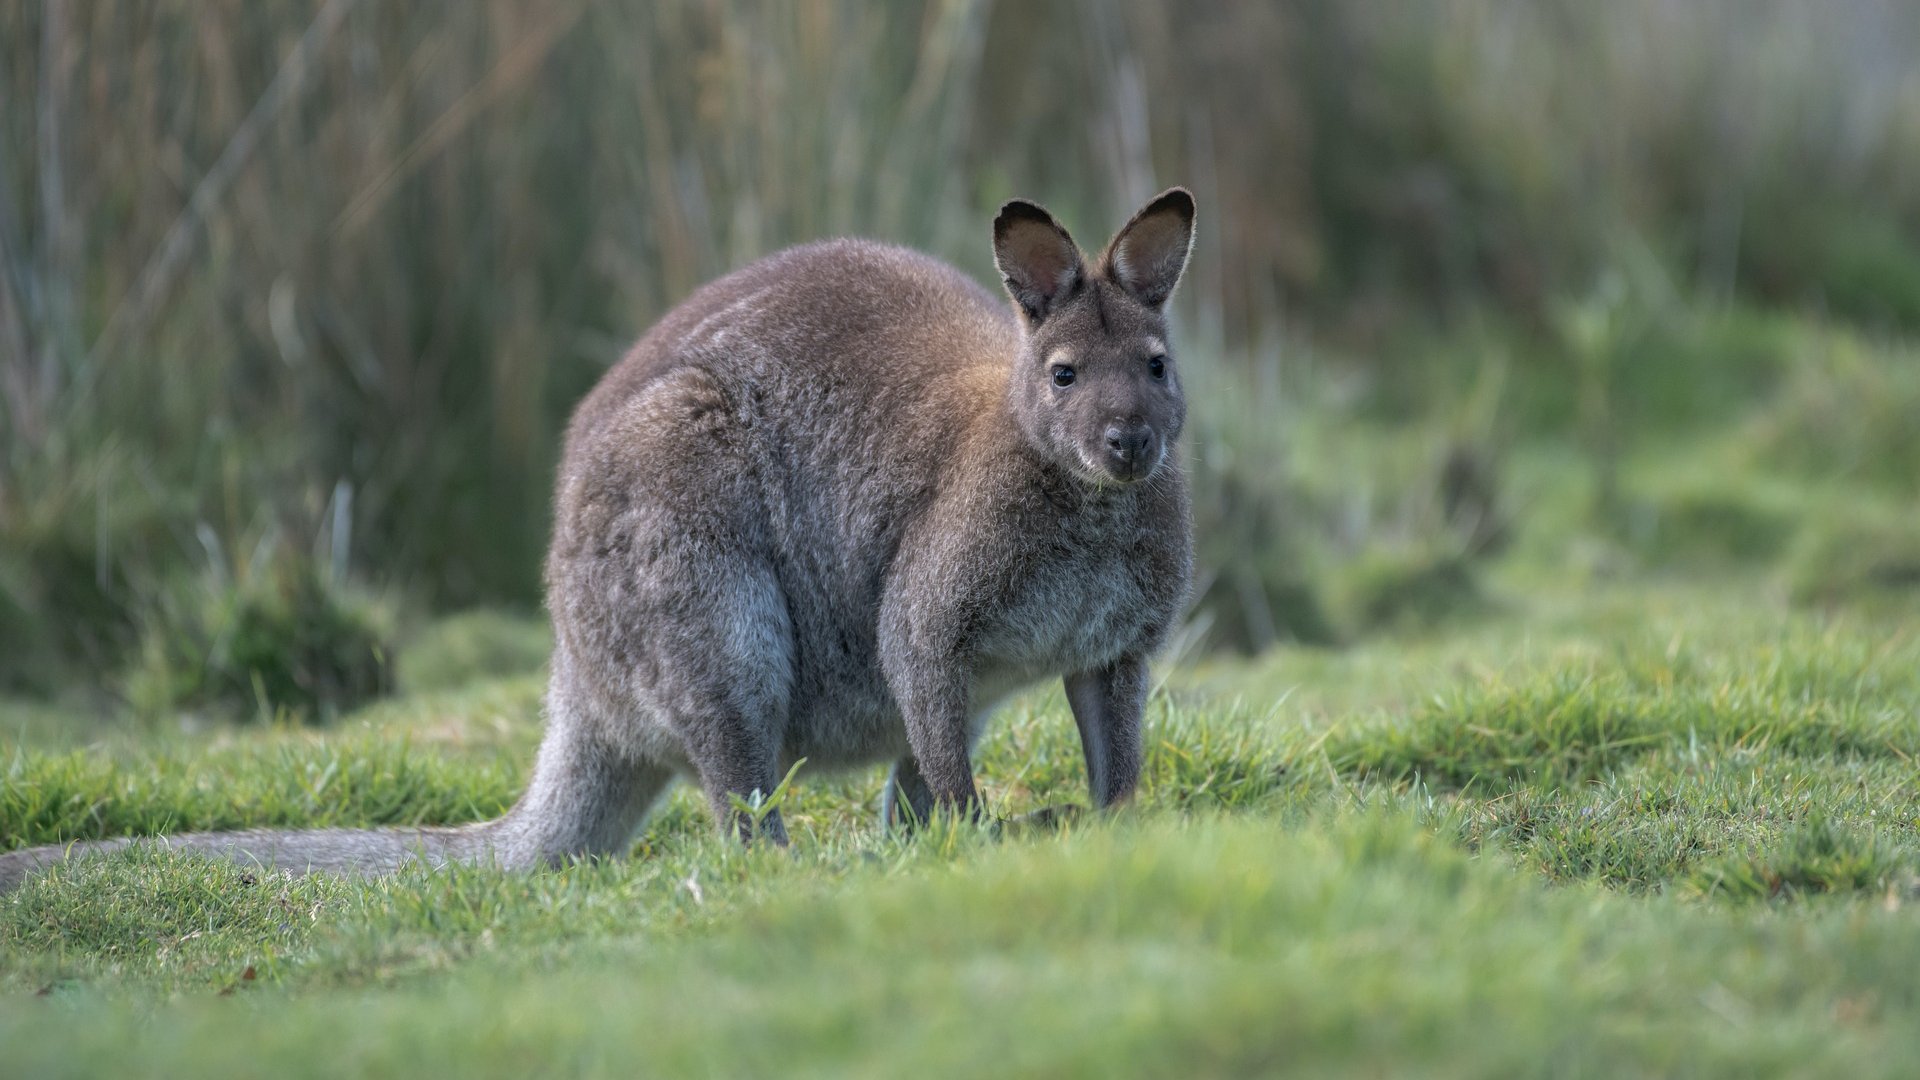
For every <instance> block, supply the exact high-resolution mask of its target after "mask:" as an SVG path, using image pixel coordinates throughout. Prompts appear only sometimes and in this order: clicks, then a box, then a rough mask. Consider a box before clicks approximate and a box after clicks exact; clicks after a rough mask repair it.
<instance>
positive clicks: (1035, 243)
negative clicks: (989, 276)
mask: <svg viewBox="0 0 1920 1080" xmlns="http://www.w3.org/2000/svg"><path fill="white" fill-rule="evenodd" d="M993 264H994V265H995V266H997V267H999V268H1000V277H1001V280H1003V281H1005V282H1006V283H1007V295H1009V296H1011V297H1013V302H1014V303H1015V304H1018V305H1020V310H1021V312H1023V313H1024V314H1025V315H1026V317H1027V320H1028V322H1030V323H1038V322H1039V321H1040V320H1042V319H1044V318H1046V317H1047V315H1048V314H1049V313H1050V312H1052V311H1053V310H1054V309H1055V308H1057V307H1059V306H1060V302H1061V301H1062V300H1065V299H1066V298H1067V297H1069V296H1072V295H1073V292H1074V290H1075V289H1077V288H1079V286H1080V279H1081V277H1082V276H1083V275H1084V274H1085V270H1084V269H1083V268H1082V267H1081V264H1080V247H1079V245H1077V244H1075V243H1074V242H1073V237H1071V236H1068V235H1067V230H1065V229H1063V228H1061V227H1060V223H1059V222H1057V221H1055V220H1053V215H1052V214H1049V213H1047V212H1046V211H1045V210H1043V209H1041V208H1040V207H1039V206H1038V205H1037V204H1034V203H1030V202H1027V201H1026V200H1025V199H1015V200H1013V201H1012V202H1010V203H1008V204H1007V205H1005V206H1003V207H1001V208H1000V216H998V217H996V218H994V219H993Z"/></svg>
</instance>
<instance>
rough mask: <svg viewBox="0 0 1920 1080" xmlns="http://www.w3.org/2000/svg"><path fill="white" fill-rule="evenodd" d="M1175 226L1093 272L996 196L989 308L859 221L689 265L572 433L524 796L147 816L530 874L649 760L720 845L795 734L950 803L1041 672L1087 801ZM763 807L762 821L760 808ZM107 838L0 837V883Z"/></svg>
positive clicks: (289, 859) (1147, 594) (1136, 756)
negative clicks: (259, 813) (687, 796)
mask: <svg viewBox="0 0 1920 1080" xmlns="http://www.w3.org/2000/svg"><path fill="white" fill-rule="evenodd" d="M1192 227H1193V200H1192V197H1191V196H1190V195H1188V194H1187V193H1186V192H1185V191H1183V190H1181V189H1178V188H1175V189H1173V190H1171V191H1169V192H1167V193H1165V194H1163V195H1161V196H1159V197H1158V198H1156V199H1154V200H1153V201H1152V202H1150V203H1149V204H1148V205H1147V207H1146V208H1145V209H1143V210H1142V211H1141V212H1140V213H1139V214H1137V215H1135V217H1134V218H1133V220H1132V221H1130V222H1128V224H1127V225H1126V227H1124V228H1123V229H1122V230H1121V232H1120V234H1119V235H1118V236H1116V237H1115V239H1114V242H1113V243H1112V244H1111V245H1109V247H1108V248H1107V250H1106V252H1105V253H1104V254H1103V255H1102V256H1101V258H1100V259H1099V260H1097V261H1096V262H1095V263H1094V264H1093V265H1092V266H1091V267H1089V266H1088V265H1087V263H1086V261H1085V259H1084V258H1083V256H1082V255H1081V253H1080V251H1079V249H1078V248H1077V247H1076V246H1075V245H1074V244H1073V241H1072V239H1071V238H1070V237H1068V235H1067V233H1066V231H1065V230H1064V229H1062V228H1060V226H1059V225H1058V224H1057V223H1055V222H1054V220H1053V218H1052V217H1051V216H1049V215H1048V214H1047V213H1046V211H1044V210H1042V209H1040V208H1039V207H1037V206H1035V205H1033V204H1031V203H1025V202H1015V203H1009V204H1008V205H1007V207H1006V208H1005V209H1003V210H1002V212H1001V214H1000V216H999V218H998V219H996V221H995V226H994V248H995V261H996V264H997V265H998V267H999V269H1000V271H1001V273H1002V275H1003V276H1004V278H1005V279H1006V284H1007V290H1008V293H1009V295H1010V296H1011V297H1012V298H1013V299H1014V301H1015V303H1014V305H1013V310H1012V312H1011V313H1010V312H1009V311H1008V310H1007V307H1006V305H1005V304H1004V303H1002V302H1000V301H996V300H995V299H994V298H993V297H992V296H990V295H989V294H988V293H987V292H986V291H985V290H983V289H981V288H980V287H979V286H978V285H976V284H975V283H974V282H973V281H971V280H969V279H968V278H966V277H965V276H964V275H962V274H960V273H959V272H958V271H956V270H954V269H952V268H951V267H949V266H947V265H945V264H943V263H940V262H938V261H935V260H933V259H931V258H928V257H926V256H924V255H920V254H917V253H915V252H912V251H908V250H904V249H901V248H897V247H891V246H887V245H884V244H877V243H871V242H866V241H860V240H837V241H829V242H825V243H819V244H812V245H808V246H804V247H799V248H794V249H791V250H788V251H785V252H782V253H780V254H777V255H774V256H772V257H770V258H767V259H764V260H762V261H760V262H757V263H754V264H752V265H750V266H747V267H745V268H744V269H741V270H739V271H737V272H735V273H733V274H730V275H728V276H726V277H724V278H721V279H720V280H718V281H715V282H713V283H712V284H709V285H707V286H706V287H704V288H702V289H700V290H698V291H697V292H695V293H694V294H693V296H692V297H690V298H689V299H688V300H687V301H686V302H685V303H683V304H681V305H680V306H679V307H677V308H675V309H674V310H673V311H671V312H669V313H668V314H667V315H666V316H665V317H664V318H663V319H661V321H660V322H659V323H658V324H657V325H655V326H654V327H653V329H652V330H651V331H649V332H648V333H647V334H646V336H645V337H643V338H642V339H641V340H640V342H639V344H638V345H636V346H635V347H634V349H633V350H632V352H631V353H630V354H629V355H628V356H627V357H626V359H625V360H623V361H622V362H621V363H620V364H619V365H618V366H616V367H615V368H614V369H613V370H612V371H611V372H609V373H608V375H607V376H606V378H604V379H603V380H602V381H601V383H600V385H599V386H598V387H596V388H595V389H594V391H593V392H592V393H591V394H590V395H589V396H588V397H587V398H586V400H585V401H583V402H582V403H581V405H580V407H579V408H578V409H577V410H576V412H575V414H574V417H573V421H572V424H571V425H570V427H569V429H568V432H567V440H566V451H565V456H564V460H563V464H562V466H561V469H560V476H559V489H558V493H557V499H556V515H555V526H554V537H553V544H552V547H551V549H550V551H549V554H548V559H547V568H546V582H547V604H548V609H549V611H550V614H551V616H552V619H553V625H554V631H555V653H554V658H553V672H552V681H551V683H550V685H549V689H548V694H547V705H546V711H547V734H546V738H545V740H544V741H543V742H542V744H541V747H540V753H539V757H538V759H537V761H536V763H535V766H534V771H533V778H532V780H531V782H530V784H529V785H528V788H527V791H526V793H525V794H524V795H523V796H522V797H521V799H520V801H519V802H518V803H516V804H515V805H514V807H513V808H512V809H511V810H509V811H508V812H507V814H506V815H504V816H503V817H501V818H500V819H498V820H496V821H491V822H482V823H479V824H475V825H468V826H462V827H456V828H429V829H401V830H371V831H362V830H342V829H323V830H311V831H298V832H273V831H249V832H238V833H219V834H205V833H202V834H190V835H186V836H177V837H173V838H171V839H169V840H165V841H151V842H154V843H166V844H169V845H171V846H173V847H175V848H186V849H190V850H194V851H201V852H206V853H209V854H212V855H217V856H222V857H228V858H235V859H242V860H253V861H258V862H260V863H262V864H266V865H270V866H276V867H282V868H289V869H292V870H295V871H307V870H321V871H335V872H338V871H350V870H351V871H363V872H374V873H378V872H384V871H390V870H393V869H394V868H396V867H398V866H400V865H402V864H403V863H405V862H407V861H409V860H411V859H416V858H424V859H427V860H429V861H432V862H434V863H436V864H437V863H442V862H445V861H448V860H479V859H493V860H495V861H497V862H498V863H500V864H502V865H505V866H510V867H530V866H536V865H540V864H544V863H550V862H555V861H558V860H561V859H565V858H568V857H574V856H582V855H595V854H611V853H617V852H619V851H621V850H623V849H624V848H625V847H626V846H627V845H628V844H629V843H630V842H631V839H632V836H633V834H634V831H635V830H636V829H637V828H638V826H639V824H640V822H641V821H642V819H643V818H644V817H645V816H646V813H647V810H648V809H649V808H650V807H651V806H652V805H653V803H654V802H655V801H656V799H657V798H658V797H659V795H660V794H661V792H663V791H664V790H665V789H666V787H667V785H668V784H669V783H670V782H671V780H672V779H673V778H674V777H675V776H676V775H679V776H688V777H691V778H692V779H694V780H695V781H696V782H698V783H699V784H700V785H701V787H702V788H703V789H704V790H705V791H706V792H707V793H708V796H709V801H710V802H711V804H712V806H713V810H714V813H715V816H716V818H717V819H718V820H719V821H720V822H721V824H722V826H723V828H726V829H729V830H734V831H738V832H739V833H740V834H741V835H742V836H743V837H745V836H747V834H748V832H749V831H750V830H751V828H752V824H751V819H750V818H747V817H745V816H744V815H740V814H738V813H737V812H736V811H735V810H733V809H732V808H731V803H730V796H733V795H743V796H745V795H750V794H751V793H752V792H754V791H761V792H765V791H770V790H772V788H773V787H774V786H775V784H776V783H777V782H778V781H779V779H780V777H781V776H782V774H783V772H784V771H785V769H786V768H787V767H788V766H789V765H790V764H791V763H792V762H793V761H795V760H796V759H798V758H801V757H805V758H806V759H807V760H808V762H809V767H810V769H832V768H842V767H854V766H860V765H867V764H871V763H875V762H881V761H892V762H894V763H895V766H894V772H893V778H892V780H891V781H890V783H889V784H888V790H887V795H886V798H885V811H884V812H885V813H886V814H887V815H888V817H889V818H890V819H894V820H905V821H914V820H921V819H924V818H926V817H927V816H928V815H929V814H932V813H935V812H936V811H939V810H941V809H943V808H944V809H946V810H952V811H958V812H962V813H975V812H977V809H978V795H977V793H976V789H975V787H974V780H973V767H972V763H971V752H972V747H973V744H974V742H975V740H976V739H977V738H978V736H979V734H980V731H981V728H982V726H983V723H984V720H985V717H986V715H987V713H988V711H989V710H990V709H991V707H992V705H993V704H994V702H995V701H997V700H998V699H999V698H1001V697H1002V696H1004V695H1005V694H1007V693H1008V692H1010V691H1012V690H1014V689H1016V688H1018V687H1019V686H1022V685H1024V684H1027V683H1030V682H1032V681H1034V680H1036V679H1039V678H1043V677H1049V676H1052V677H1063V678H1064V679H1065V684H1066V690H1067V696H1068V700H1069V702H1070V704H1071V705H1072V708H1073V713H1074V718H1075V721H1076V722H1077V724H1078V726H1079V729H1080V732H1081V736H1082V743H1083V746H1084V748H1085V754H1086V762H1087V772H1088V779H1089V784H1090V786H1091V789H1092V795H1093V799H1094V802H1095V803H1096V804H1097V805H1099V806H1103V807H1104V806H1111V805H1113V804H1115V803H1118V802H1121V801H1123V800H1125V799H1127V798H1128V797H1129V796H1130V795H1131V794H1132V792H1133V789H1134V786H1135V784H1136V782H1137V780H1138V777H1139V772H1140V763H1141V735H1140V721H1141V712H1142V709H1143V706H1144V702H1145V698H1146V692H1147V675H1146V671H1147V660H1148V657H1149V656H1150V655H1151V654H1152V653H1153V652H1154V650H1155V649H1156V648H1157V647H1158V646H1159V645H1160V644H1161V642H1162V641H1163V640H1164V638H1165V637H1166V635H1167V633H1168V631H1169V630H1170V629H1171V627H1172V625H1173V622H1174V620H1175V619H1176V618H1177V617H1178V615H1179V612H1180V610H1181V607H1182V605H1183V603H1184V602H1185V598H1186V595H1187V589H1188V583H1189V578H1190V576H1191V561H1192V554H1191V552H1192V538H1191V524H1190V515H1189V510H1188V500H1187V491H1186V483H1185V478H1184V476H1183V475H1182V473H1181V470H1180V466H1179V462H1178V459H1177V458H1178V455H1177V450H1176V449H1175V443H1176V440H1177V439H1178V437H1179V434H1180V429H1181V426H1182V424H1183V422H1184V420H1185V411H1186V407H1185V401H1184V398H1183V395H1182V392H1181V388H1180V376H1179V371H1178V365H1177V364H1176V363H1175V362H1174V360H1173V359H1172V358H1170V357H1166V356H1164V355H1157V354H1158V353H1159V350H1161V349H1164V343H1165V342H1166V341H1167V339H1168V334H1167V326H1166V321H1165V318H1164V315H1163V311H1162V307H1163V305H1164V304H1165V302H1166V300H1167V298H1168V296H1169V295H1170V294H1171V293H1172V291H1173V288H1174V285H1175V284H1176V283H1177V281H1178V278H1179V276H1180V273H1181V270H1182V269H1183V268H1184V266H1185V263H1186V258H1187V252H1188V247H1189V246H1190V243H1191V238H1192ZM1156 361H1157V362H1156ZM1063 366H1071V367H1072V369H1073V371H1072V382H1071V384H1070V385H1068V386H1064V387H1062V386H1060V385H1057V380H1059V379H1063V378H1065V376H1060V375H1058V373H1057V372H1056V369H1057V368H1059V367H1063ZM761 828H762V830H763V831H764V833H765V835H766V838H767V839H769V840H772V841H773V842H776V843H785V841H786V834H785V831H784V828H783V826H782V824H781V822H780V818H779V814H778V813H777V812H775V813H772V814H769V815H767V816H766V817H765V819H764V820H763V822H762V825H761ZM133 842H135V841H131V840H127V839H118V840H107V841H100V842H95V843H81V844H74V845H71V846H68V847H61V846H53V847H42V848H34V849H32V850H28V851H17V852H13V853H11V854H7V855H4V856H0V890H5V889H8V888H12V887H14V886H16V885H18V884H19V883H20V882H21V881H22V880H23V879H24V877H25V876H26V875H27V874H29V873H31V872H34V871H37V870H39V869H42V868H44V867H46V866H48V865H50V864H52V863H54V862H57V861H59V860H61V859H64V858H66V857H68V856H69V855H70V854H73V853H87V852H99V851H110V850H116V849H118V848H121V847H125V846H126V845H128V844H129V843H133Z"/></svg>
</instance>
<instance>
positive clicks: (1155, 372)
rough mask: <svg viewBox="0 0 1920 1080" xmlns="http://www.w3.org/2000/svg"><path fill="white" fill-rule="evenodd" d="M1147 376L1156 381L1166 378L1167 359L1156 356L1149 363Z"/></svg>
mask: <svg viewBox="0 0 1920 1080" xmlns="http://www.w3.org/2000/svg"><path fill="white" fill-rule="evenodd" d="M1147 374H1149V375H1152V376H1153V377H1154V378H1156V379H1164V378H1166V377H1167V358H1166V357H1164V356H1156V357H1154V358H1153V359H1151V360H1149V361H1147Z"/></svg>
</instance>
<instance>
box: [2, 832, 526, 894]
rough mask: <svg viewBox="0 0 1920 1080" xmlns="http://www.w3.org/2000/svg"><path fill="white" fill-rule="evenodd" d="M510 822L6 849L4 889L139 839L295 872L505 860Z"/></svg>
mask: <svg viewBox="0 0 1920 1080" xmlns="http://www.w3.org/2000/svg"><path fill="white" fill-rule="evenodd" d="M506 824H507V819H506V818H501V819H499V820H497V821H485V822H480V823H478V824H475V825H463V826H457V827H453V828H418V829H299V830H285V831H283V830H279V829H247V830H243V831H241V832H223V833H184V834H182V835H179V836H163V837H126V836H123V837H116V838H114V839H112V840H83V841H78V842H75V843H72V844H49V845H46V846H44V847H36V848H26V849H25V850H22V851H10V852H7V853H6V854H4V855H0V893H5V892H10V891H12V890H14V889H17V888H19V887H20V886H21V885H22V884H25V882H26V880H27V878H28V877H30V876H32V875H34V874H37V873H38V872H40V871H42V870H45V869H46V868H48V867H50V866H53V865H55V864H57V863H61V862H64V861H66V860H68V859H77V858H81V857H84V856H88V855H103V854H106V853H108V852H114V851H120V850H122V849H124V848H128V847H132V846H134V845H136V844H138V845H141V846H145V847H153V848H160V849H166V850H172V851H193V852H199V853H201V854H205V855H210V856H215V857H218V858H223V859H231V860H233V861H235V862H240V863H251V864H258V865H260V866H264V867H267V868H269V869H275V870H291V871H293V872H294V873H296V874H304V873H307V872H309V871H318V872H322V873H347V872H356V873H365V874H388V873H392V872H393V871H395V870H398V869H399V868H400V867H402V866H404V865H406V864H407V863H410V862H413V861H415V860H417V859H418V860H425V861H426V862H427V863H428V864H429V865H434V866H439V865H444V864H446V863H448V862H456V861H458V862H473V861H483V860H485V859H487V858H488V857H489V856H491V857H493V858H495V859H498V860H499V861H500V862H502V863H503V864H504V863H506V862H507V861H508V859H507V856H508V854H509V852H510V851H511V848H510V847H506V846H503V847H501V848H499V849H496V848H495V839H496V837H498V836H499V833H500V831H501V829H502V828H503V827H504V826H505V825H506Z"/></svg>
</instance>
